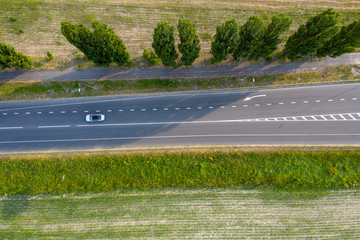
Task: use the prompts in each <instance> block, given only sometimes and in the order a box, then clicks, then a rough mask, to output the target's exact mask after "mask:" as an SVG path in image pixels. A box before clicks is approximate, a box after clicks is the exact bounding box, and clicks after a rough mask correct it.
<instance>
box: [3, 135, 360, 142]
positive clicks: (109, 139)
mask: <svg viewBox="0 0 360 240" xmlns="http://www.w3.org/2000/svg"><path fill="white" fill-rule="evenodd" d="M317 136H329V137H331V136H360V134H358V133H295V134H292V133H289V134H286V133H283V134H281V133H274V134H271V133H269V134H266V133H265V134H208V135H176V136H148V137H117V138H76V139H44V140H19V141H2V142H0V144H18V143H44V142H80V141H114V140H134V139H170V138H209V137H317Z"/></svg>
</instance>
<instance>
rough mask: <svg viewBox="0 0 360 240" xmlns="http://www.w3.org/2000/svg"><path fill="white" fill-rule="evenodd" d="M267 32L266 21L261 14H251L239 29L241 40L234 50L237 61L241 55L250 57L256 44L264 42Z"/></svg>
mask: <svg viewBox="0 0 360 240" xmlns="http://www.w3.org/2000/svg"><path fill="white" fill-rule="evenodd" d="M264 34H265V23H264V20H263V19H262V18H261V17H260V16H251V17H250V18H249V20H247V21H246V23H245V24H244V25H242V26H241V27H240V30H239V41H238V42H237V44H236V48H235V50H234V52H233V57H234V59H235V60H236V61H238V60H239V58H240V57H244V58H248V57H249V56H250V55H251V54H254V53H253V52H254V50H255V49H256V46H259V45H260V44H261V42H262V38H263V37H264Z"/></svg>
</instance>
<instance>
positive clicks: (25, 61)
mask: <svg viewBox="0 0 360 240" xmlns="http://www.w3.org/2000/svg"><path fill="white" fill-rule="evenodd" d="M31 66H32V62H31V60H30V58H29V57H27V56H25V55H24V54H22V53H20V52H16V51H15V48H14V47H13V46H9V45H6V44H4V43H1V42H0V67H1V68H7V67H15V68H31Z"/></svg>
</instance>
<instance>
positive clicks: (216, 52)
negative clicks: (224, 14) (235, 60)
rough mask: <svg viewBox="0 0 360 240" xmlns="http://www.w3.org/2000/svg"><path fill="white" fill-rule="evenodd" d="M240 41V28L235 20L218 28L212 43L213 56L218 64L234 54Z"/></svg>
mask: <svg viewBox="0 0 360 240" xmlns="http://www.w3.org/2000/svg"><path fill="white" fill-rule="evenodd" d="M238 41H239V26H238V24H237V22H235V20H234V19H232V20H228V21H226V22H225V23H223V24H221V25H220V26H217V27H216V34H215V36H214V40H213V41H212V43H211V51H210V52H211V54H212V55H213V57H214V60H215V61H216V62H220V61H223V60H226V59H227V56H228V54H232V53H233V51H234V48H235V47H236V44H237V42H238Z"/></svg>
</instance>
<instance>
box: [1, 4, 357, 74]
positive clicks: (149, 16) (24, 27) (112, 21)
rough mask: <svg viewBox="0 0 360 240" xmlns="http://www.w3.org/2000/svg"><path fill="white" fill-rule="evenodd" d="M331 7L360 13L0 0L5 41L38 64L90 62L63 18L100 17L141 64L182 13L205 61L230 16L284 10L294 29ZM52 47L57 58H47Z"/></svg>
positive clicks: (267, 15) (317, 7) (349, 17)
mask: <svg viewBox="0 0 360 240" xmlns="http://www.w3.org/2000/svg"><path fill="white" fill-rule="evenodd" d="M327 8H334V9H336V10H339V11H342V12H343V14H344V22H345V23H346V22H350V21H353V20H354V19H357V18H359V17H360V2H358V1H350V0H337V1H330V0H323V1H310V0H299V1H295V0H290V1H284V0H264V1H258V0H256V1H253V0H244V1H237V0H182V1H175V0H152V1H135V0H93V1H85V0H11V1H9V0H0V41H1V42H4V43H6V44H10V45H13V46H14V47H15V48H16V50H18V51H21V52H24V53H25V54H27V55H30V56H32V58H33V60H35V61H36V62H37V63H36V64H35V68H69V67H80V68H82V67H87V66H89V63H88V62H86V61H85V60H84V59H82V54H79V53H77V52H76V49H75V47H73V46H72V45H70V44H69V43H68V42H67V41H66V39H65V38H64V37H63V36H62V34H61V31H60V22H61V21H63V20H68V21H72V22H83V23H85V24H86V25H89V24H90V22H91V21H92V20H100V21H102V22H104V23H106V24H108V25H109V26H110V27H113V28H114V30H115V32H116V33H117V34H118V35H119V36H121V37H122V39H123V40H124V43H125V45H126V46H127V48H128V50H129V52H130V55H131V58H132V59H133V61H134V63H135V65H136V66H140V67H141V66H146V63H145V62H144V61H143V60H142V57H141V56H142V51H143V48H150V47H151V42H152V34H153V31H154V27H155V26H156V23H157V22H159V21H160V20H166V21H168V22H169V23H170V24H172V25H174V26H175V25H177V21H178V19H179V18H181V17H187V18H190V19H192V20H193V21H195V23H196V25H197V28H198V34H199V36H200V40H201V48H202V50H201V54H200V56H201V57H200V58H199V59H198V60H197V61H196V63H195V64H204V63H205V64H206V62H207V61H208V60H209V58H210V53H209V52H210V43H211V38H212V36H213V35H214V34H215V29H216V26H217V25H220V24H221V23H222V22H224V21H226V20H228V19H231V18H234V19H236V20H237V21H238V22H239V23H240V24H242V23H244V22H245V21H246V20H247V19H248V18H249V16H251V15H255V14H256V15H260V16H262V17H263V18H264V19H265V20H266V21H269V20H270V19H271V16H272V15H274V14H277V13H280V12H284V13H286V14H288V15H289V16H290V17H292V18H293V20H294V23H293V25H292V26H291V29H290V31H289V33H288V34H290V33H292V32H294V31H295V30H296V29H297V28H298V27H299V25H300V24H303V23H304V22H305V21H306V19H307V18H308V17H309V16H310V15H312V14H315V13H318V12H320V11H322V10H324V9H327ZM175 33H177V31H175ZM176 39H177V40H178V37H177V36H176ZM47 51H51V52H52V53H53V54H54V57H55V60H53V61H50V62H47V61H45V60H44V59H45V57H46V52H47ZM90 65H91V64H90Z"/></svg>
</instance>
